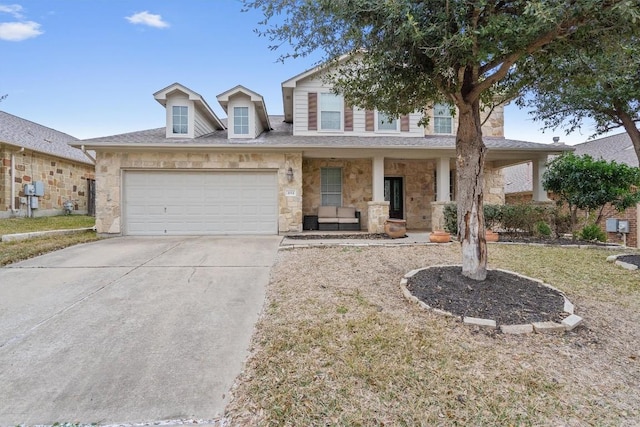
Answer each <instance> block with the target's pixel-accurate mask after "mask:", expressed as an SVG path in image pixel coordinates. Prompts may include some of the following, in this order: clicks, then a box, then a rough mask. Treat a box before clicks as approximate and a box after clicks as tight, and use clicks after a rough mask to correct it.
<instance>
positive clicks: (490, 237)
mask: <svg viewBox="0 0 640 427" xmlns="http://www.w3.org/2000/svg"><path fill="white" fill-rule="evenodd" d="M484 238H485V239H486V241H487V242H497V241H498V240H500V235H499V234H498V233H496V232H495V231H492V230H487V231H485V234H484Z"/></svg>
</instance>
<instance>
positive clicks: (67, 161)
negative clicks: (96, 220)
mask: <svg viewBox="0 0 640 427" xmlns="http://www.w3.org/2000/svg"><path fill="white" fill-rule="evenodd" d="M75 141H77V139H76V138H74V137H72V136H70V135H67V134H66V133H63V132H58V131H56V130H53V129H51V128H48V127H45V126H42V125H39V124H37V123H34V122H31V121H29V120H25V119H22V118H20V117H16V116H14V115H11V114H9V113H5V112H4V111H0V159H2V164H0V173H1V175H2V179H1V180H0V218H9V217H12V216H26V215H29V214H30V215H31V216H47V215H58V214H61V213H63V212H64V210H63V203H64V202H66V201H72V202H73V207H74V210H76V211H77V212H78V213H90V214H91V213H93V212H92V211H93V208H94V205H93V201H92V199H91V194H92V191H93V189H94V188H95V184H94V179H95V167H94V164H93V161H92V160H91V159H90V156H87V155H86V154H85V153H83V152H82V150H80V149H78V148H74V147H71V146H70V145H69V143H70V142H75ZM35 182H41V183H42V184H43V187H42V188H43V189H44V194H43V195H42V196H39V197H35V196H34V198H35V199H36V200H37V202H35V201H34V202H33V203H34V204H35V203H37V205H38V207H37V208H35V209H31V204H30V203H29V204H28V202H29V200H30V199H29V198H27V197H25V194H24V185H25V184H34V183H35Z"/></svg>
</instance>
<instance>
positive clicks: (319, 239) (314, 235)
mask: <svg viewBox="0 0 640 427" xmlns="http://www.w3.org/2000/svg"><path fill="white" fill-rule="evenodd" d="M367 234H369V233H366V232H345V231H309V232H304V233H297V234H292V235H288V236H284V238H283V239H282V242H280V248H281V249H288V248H301V247H311V246H415V245H435V244H438V243H430V242H429V232H427V231H408V232H407V237H403V238H400V239H386V238H377V239H366V238H359V237H358V238H355V237H354V238H349V237H348V236H354V235H363V236H364V235H367ZM292 236H295V238H292ZM341 236H343V237H341ZM440 244H442V243H440ZM445 244H446V243H445Z"/></svg>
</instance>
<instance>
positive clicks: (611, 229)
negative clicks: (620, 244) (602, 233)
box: [606, 218, 618, 233]
mask: <svg viewBox="0 0 640 427" xmlns="http://www.w3.org/2000/svg"><path fill="white" fill-rule="evenodd" d="M606 230H607V233H617V232H618V220H617V219H615V218H607V225H606Z"/></svg>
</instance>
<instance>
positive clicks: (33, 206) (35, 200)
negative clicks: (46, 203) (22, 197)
mask: <svg viewBox="0 0 640 427" xmlns="http://www.w3.org/2000/svg"><path fill="white" fill-rule="evenodd" d="M31 209H38V198H37V197H32V198H31Z"/></svg>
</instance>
